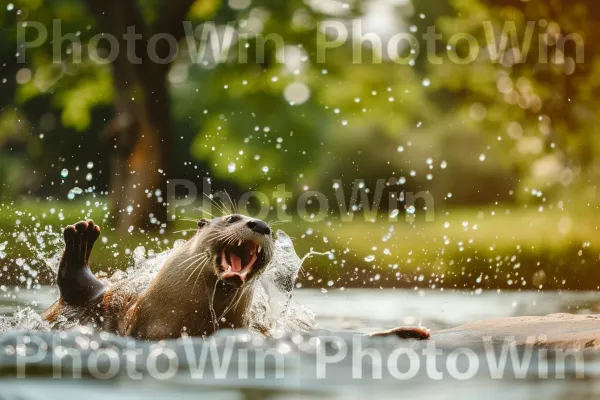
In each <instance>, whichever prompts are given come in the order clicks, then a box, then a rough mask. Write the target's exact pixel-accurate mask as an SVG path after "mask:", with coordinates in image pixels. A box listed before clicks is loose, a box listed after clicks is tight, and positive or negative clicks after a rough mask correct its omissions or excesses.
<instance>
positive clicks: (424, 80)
mask: <svg viewBox="0 0 600 400" xmlns="http://www.w3.org/2000/svg"><path fill="white" fill-rule="evenodd" d="M430 85H431V81H430V80H429V79H428V78H425V79H423V86H425V87H429V86H430Z"/></svg>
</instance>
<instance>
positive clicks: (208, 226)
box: [42, 214, 429, 340]
mask: <svg viewBox="0 0 600 400" xmlns="http://www.w3.org/2000/svg"><path fill="white" fill-rule="evenodd" d="M99 236H100V228H99V227H98V226H97V225H96V224H94V222H93V221H91V220H89V221H85V222H79V223H77V224H75V225H72V226H69V227H67V228H66V229H65V230H64V239H65V251H64V254H63V256H62V259H61V261H60V264H59V269H58V276H57V283H58V288H59V290H60V297H59V299H58V300H57V301H56V303H54V304H53V305H52V306H51V307H50V308H48V309H47V310H46V311H45V312H44V313H43V314H42V317H43V318H45V319H46V320H47V321H48V322H50V323H51V324H53V325H54V326H57V327H59V326H65V325H67V326H69V325H74V324H80V325H87V324H92V325H93V326H94V327H95V328H97V329H101V330H104V331H108V332H113V333H116V334H119V335H122V336H132V337H135V338H138V339H146V340H163V339H171V338H179V337H181V336H184V335H187V336H208V335H211V334H213V333H214V332H216V331H217V330H219V329H223V328H232V329H235V328H249V329H252V330H254V331H258V332H260V333H262V334H264V335H268V333H269V329H268V328H267V327H264V326H261V325H258V324H257V323H256V322H255V321H250V318H249V315H250V313H249V308H250V306H251V305H252V297H253V295H254V283H255V282H257V278H258V277H259V276H260V275H261V274H262V273H263V272H264V271H265V269H266V267H267V265H269V263H270V262H271V259H272V257H273V253H274V247H275V240H274V237H273V231H272V229H271V227H270V226H269V225H268V224H266V223H265V222H263V221H260V220H257V219H253V218H250V217H246V216H243V215H239V214H233V215H228V216H225V217H217V218H213V219H212V220H207V219H202V220H200V221H199V222H198V229H197V231H196V233H195V235H194V236H193V237H192V238H191V239H190V240H188V241H187V242H186V243H185V244H184V245H182V246H181V247H179V248H177V250H175V251H174V252H173V253H172V254H171V255H170V256H169V258H168V259H167V260H166V262H165V264H164V265H163V266H162V267H161V268H160V270H159V272H158V274H157V275H156V276H155V277H154V278H153V279H152V281H151V282H150V284H149V285H147V286H144V287H139V286H140V285H139V283H138V282H136V280H135V278H131V279H123V280H121V281H118V282H116V283H114V284H110V285H109V284H108V283H104V282H103V281H102V280H100V279H98V278H97V277H96V276H94V274H92V272H91V270H90V267H89V260H90V254H91V252H92V249H93V247H94V243H95V242H96V240H97V239H98V237H99ZM371 336H397V337H400V338H403V339H418V340H424V339H427V338H429V331H427V330H426V329H423V328H420V327H409V328H396V329H392V330H390V331H386V332H380V333H374V334H371Z"/></svg>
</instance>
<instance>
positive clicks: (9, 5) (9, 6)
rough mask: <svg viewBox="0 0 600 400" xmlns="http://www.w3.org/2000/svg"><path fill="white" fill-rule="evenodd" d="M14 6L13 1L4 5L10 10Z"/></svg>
mask: <svg viewBox="0 0 600 400" xmlns="http://www.w3.org/2000/svg"><path fill="white" fill-rule="evenodd" d="M14 8H15V5H14V4H13V3H8V5H7V6H6V9H7V10H8V11H12V10H13V9H14Z"/></svg>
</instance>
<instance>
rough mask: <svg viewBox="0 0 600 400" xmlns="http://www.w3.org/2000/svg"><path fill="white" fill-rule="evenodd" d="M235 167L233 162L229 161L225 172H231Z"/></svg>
mask: <svg viewBox="0 0 600 400" xmlns="http://www.w3.org/2000/svg"><path fill="white" fill-rule="evenodd" d="M236 169H237V166H236V165H235V163H234V162H230V163H229V165H228V166H227V172H229V173H230V174H233V173H234V172H235V170H236Z"/></svg>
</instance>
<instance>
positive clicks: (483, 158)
mask: <svg viewBox="0 0 600 400" xmlns="http://www.w3.org/2000/svg"><path fill="white" fill-rule="evenodd" d="M479 161H481V162H484V161H485V154H480V155H479Z"/></svg>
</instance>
